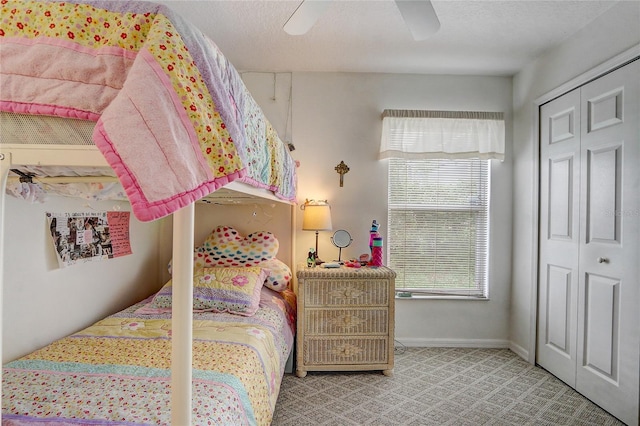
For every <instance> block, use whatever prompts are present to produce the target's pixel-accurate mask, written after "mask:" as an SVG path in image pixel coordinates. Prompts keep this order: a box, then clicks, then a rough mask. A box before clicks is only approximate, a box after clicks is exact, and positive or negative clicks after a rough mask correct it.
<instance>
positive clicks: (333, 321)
mask: <svg viewBox="0 0 640 426" xmlns="http://www.w3.org/2000/svg"><path fill="white" fill-rule="evenodd" d="M304 318H305V321H304V325H305V327H304V328H305V331H304V332H305V334H307V335H309V334H316V335H321V334H324V335H326V334H343V335H344V334H388V333H389V311H388V309H386V308H363V309H357V308H355V309H313V308H307V309H305V311H304Z"/></svg>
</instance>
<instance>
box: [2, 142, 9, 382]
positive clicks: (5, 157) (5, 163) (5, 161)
mask: <svg viewBox="0 0 640 426" xmlns="http://www.w3.org/2000/svg"><path fill="white" fill-rule="evenodd" d="M10 168H11V153H10V152H7V153H4V152H2V150H1V149H0V231H2V232H0V358H1V357H2V293H3V291H4V236H5V232H4V212H5V208H4V198H5V193H6V190H7V178H8V176H9V169H10ZM0 395H2V370H1V369H0Z"/></svg>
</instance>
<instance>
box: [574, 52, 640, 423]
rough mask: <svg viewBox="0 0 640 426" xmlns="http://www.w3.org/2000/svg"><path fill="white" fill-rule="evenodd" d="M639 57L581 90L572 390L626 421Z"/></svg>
mask: <svg viewBox="0 0 640 426" xmlns="http://www.w3.org/2000/svg"><path fill="white" fill-rule="evenodd" d="M639 75H640V61H638V60H636V61H635V62H633V63H631V64H628V65H626V66H624V67H622V68H620V69H618V70H616V71H613V72H611V73H609V74H607V75H605V76H603V77H601V78H599V79H597V80H594V81H592V82H591V83H589V84H586V85H585V86H583V87H582V93H581V96H582V102H581V106H582V108H581V115H582V117H583V119H582V128H581V138H580V139H581V176H582V180H581V185H580V186H581V187H580V191H581V202H580V224H581V231H580V232H581V238H580V240H581V242H580V248H579V256H580V282H579V292H578V332H577V335H578V341H577V344H578V353H577V361H578V362H577V371H576V390H578V391H579V392H581V393H582V394H584V395H585V396H586V397H588V398H590V399H591V400H593V401H594V402H595V403H597V404H598V405H600V406H601V407H603V408H604V409H605V410H607V411H609V412H610V413H612V414H613V415H614V416H616V417H618V418H619V419H621V420H622V421H624V422H625V423H627V424H637V423H638V411H639V399H640V390H639V388H640V278H639V277H640V266H639V265H640V250H639V243H640V172H639V170H640V168H639V167H638V165H639V164H640V124H639V123H640V79H639V78H638V76H639Z"/></svg>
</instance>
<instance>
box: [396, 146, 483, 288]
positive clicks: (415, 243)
mask: <svg viewBox="0 0 640 426" xmlns="http://www.w3.org/2000/svg"><path fill="white" fill-rule="evenodd" d="M388 202H389V206H388V209H389V210H388V211H389V218H388V224H389V225H388V226H389V235H388V243H387V250H388V256H387V259H388V264H389V267H390V268H391V269H393V270H394V271H396V274H397V278H396V290H400V291H409V292H412V293H421V292H422V293H428V294H434V295H454V296H468V297H487V292H488V289H487V261H488V235H489V230H488V214H489V162H488V161H487V160H481V159H460V160H438V159H427V160H406V159H397V158H392V159H390V161H389V199H388Z"/></svg>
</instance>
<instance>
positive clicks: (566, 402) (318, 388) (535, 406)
mask: <svg viewBox="0 0 640 426" xmlns="http://www.w3.org/2000/svg"><path fill="white" fill-rule="evenodd" d="M622 424H623V423H621V422H619V421H618V420H617V419H616V418H614V417H612V416H610V415H609V414H608V413H606V412H605V411H604V410H602V409H601V408H600V407H598V406H597V405H595V404H593V403H592V402H591V401H589V400H588V399H586V398H584V397H583V396H581V395H580V394H579V393H577V392H576V391H574V390H573V389H572V388H570V387H569V386H567V385H565V384H564V383H563V382H561V381H560V380H559V379H557V378H556V377H554V376H553V375H551V374H549V373H548V372H546V371H545V370H543V369H542V368H540V367H536V366H533V365H531V364H529V363H527V362H526V361H524V360H523V359H522V358H520V357H518V356H517V355H516V354H514V353H513V352H511V351H510V350H508V349H467V348H406V349H402V350H398V351H397V352H396V356H395V368H394V375H393V377H386V376H383V375H382V373H380V372H346V373H345V372H343V373H334V372H331V373H324V372H309V373H308V374H307V376H306V377H304V378H299V377H296V376H295V375H293V374H286V375H285V377H284V379H283V382H282V387H281V390H280V396H279V399H278V404H277V406H276V412H275V415H274V419H273V425H274V426H293V425H296V426H299V425H340V426H342V425H394V426H395V425H465V426H466V425H474V426H475V425H536V426H537V425H550V426H551V425H553V426H557V425H622Z"/></svg>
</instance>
